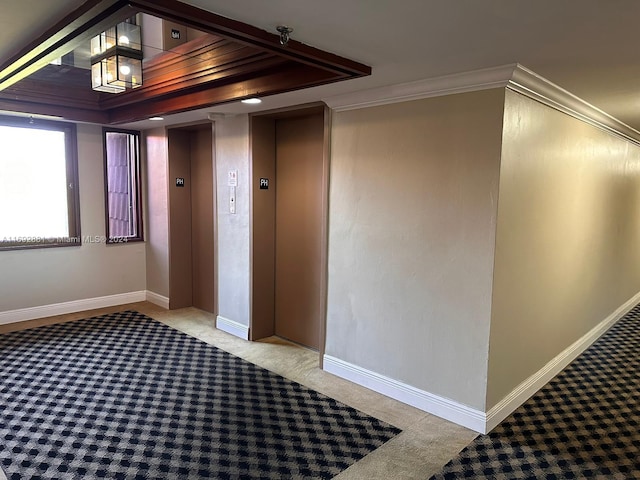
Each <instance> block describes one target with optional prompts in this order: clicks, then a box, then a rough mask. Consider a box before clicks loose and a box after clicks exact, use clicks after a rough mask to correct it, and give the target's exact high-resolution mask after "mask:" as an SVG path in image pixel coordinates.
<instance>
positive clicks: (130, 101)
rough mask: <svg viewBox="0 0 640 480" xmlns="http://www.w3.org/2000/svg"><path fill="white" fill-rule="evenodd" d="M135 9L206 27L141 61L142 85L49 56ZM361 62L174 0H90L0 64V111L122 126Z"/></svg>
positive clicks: (306, 82) (344, 70)
mask: <svg viewBox="0 0 640 480" xmlns="http://www.w3.org/2000/svg"><path fill="white" fill-rule="evenodd" d="M138 12H143V13H147V14H150V15H154V16H156V17H160V18H164V19H167V20H170V21H173V22H177V23H180V24H183V25H186V26H190V27H193V28H195V29H197V30H200V31H202V32H205V33H206V35H204V36H201V37H199V38H197V39H195V40H193V41H191V42H188V43H186V44H183V45H180V46H179V47H177V48H174V49H172V51H171V52H167V53H165V54H160V55H158V56H155V57H153V58H152V59H149V60H145V63H144V85H143V86H142V87H139V88H137V89H135V90H131V91H127V92H125V93H120V94H115V95H114V94H108V93H100V92H95V91H93V90H91V87H90V85H91V78H90V72H89V71H88V70H86V69H82V68H76V67H70V66H66V65H50V64H49V62H50V61H52V60H54V59H56V58H59V57H60V56H62V55H63V54H66V53H68V52H69V51H71V50H73V49H74V48H76V47H78V46H80V45H82V44H83V42H84V43H87V42H89V40H90V38H91V37H92V36H94V35H96V34H98V33H99V32H100V31H102V30H104V29H105V28H106V27H108V26H110V25H113V24H115V23H117V22H119V21H122V20H124V19H125V18H128V17H131V16H132V15H133V14H135V13H138ZM370 73H371V68H370V67H368V66H366V65H363V64H361V63H358V62H355V61H351V60H348V59H346V58H343V57H340V56H338V55H334V54H331V53H328V52H324V51H321V50H319V49H316V48H314V47H311V46H308V45H305V44H302V43H300V42H296V41H295V40H290V41H289V43H288V44H287V45H286V46H282V45H281V44H280V39H279V36H278V35H275V34H271V33H268V32H266V31H264V30H260V29H258V28H255V27H252V26H250V25H247V24H244V23H241V22H237V21H234V20H230V19H228V18H224V17H221V16H219V15H216V14H214V13H211V12H208V11H205V10H201V9H199V8H197V7H194V6H191V5H186V4H184V3H181V2H178V1H176V0H154V1H151V0H88V1H87V2H85V3H84V4H82V5H81V6H80V7H79V8H77V9H76V10H75V11H73V12H72V13H71V14H69V15H68V16H66V17H65V18H64V19H62V20H61V21H60V22H57V23H56V24H55V25H53V26H52V27H51V28H49V29H47V30H46V31H45V33H44V34H43V35H41V36H40V37H39V38H38V39H37V40H35V41H34V42H32V43H30V44H29V45H28V46H26V47H25V48H23V49H22V50H20V51H19V52H18V53H16V54H14V55H13V56H11V57H10V58H9V59H8V60H7V61H5V62H4V63H3V64H2V65H0V110H8V111H16V112H24V113H30V114H44V115H56V116H63V117H64V118H66V119H68V120H76V121H87V122H96V123H103V124H120V123H126V122H133V121H136V120H141V119H145V118H148V117H150V116H156V115H167V114H172V113H177V112H183V111H187V110H192V109H195V108H201V107H205V106H212V105H219V104H223V103H226V102H231V101H236V100H238V99H241V98H246V97H251V96H265V95H273V94H277V93H282V92H287V91H291V90H297V89H301V88H306V87H312V86H317V85H322V84H327V83H331V82H337V81H340V80H346V79H350V78H356V77H360V76H365V75H369V74H370Z"/></svg>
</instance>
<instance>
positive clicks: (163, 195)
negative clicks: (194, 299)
mask: <svg viewBox="0 0 640 480" xmlns="http://www.w3.org/2000/svg"><path fill="white" fill-rule="evenodd" d="M144 138H145V146H146V156H145V158H146V161H145V174H146V175H145V177H146V178H145V181H146V206H147V215H146V225H145V240H146V244H147V271H146V280H147V290H149V291H151V292H154V293H157V294H158V295H162V296H163V297H167V298H168V297H169V216H168V215H169V213H168V212H169V195H168V191H167V186H168V171H169V165H168V161H169V153H168V143H167V133H166V130H165V129H164V128H163V127H161V128H155V129H152V130H148V131H146V132H145V137H144Z"/></svg>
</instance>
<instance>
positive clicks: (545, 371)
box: [324, 293, 640, 433]
mask: <svg viewBox="0 0 640 480" xmlns="http://www.w3.org/2000/svg"><path fill="white" fill-rule="evenodd" d="M638 303H640V293H637V294H636V295H634V296H633V297H632V298H630V299H629V300H628V301H627V302H626V303H625V304H624V305H621V306H620V307H619V308H618V309H616V311H615V312H613V313H612V314H611V315H609V316H608V317H607V318H605V319H604V320H603V321H602V322H600V323H599V324H598V325H597V326H595V327H594V328H593V329H591V330H590V331H589V332H588V333H587V334H586V335H584V336H583V337H582V338H580V339H579V340H577V341H576V342H574V343H573V344H571V345H570V346H569V347H567V348H566V349H565V350H564V351H563V352H562V353H560V354H559V355H558V356H556V357H555V358H554V359H553V360H551V361H550V362H549V363H547V364H546V365H545V366H544V367H543V368H542V369H541V370H539V371H538V372H536V373H535V374H533V375H532V376H531V377H529V378H528V379H526V380H525V381H524V382H522V383H521V384H520V385H518V386H517V387H516V388H515V389H514V390H513V391H512V392H511V393H510V394H509V395H507V396H506V397H505V398H504V399H502V400H501V401H500V402H499V403H498V404H496V405H495V406H494V407H492V408H491V409H490V410H489V411H488V412H486V413H485V412H483V411H481V410H476V409H474V408H471V407H468V406H466V405H463V404H460V403H458V402H456V401H454V400H450V399H448V398H444V397H440V396H438V395H434V394H432V393H429V392H426V391H424V390H420V389H417V388H415V387H412V386H411V385H407V384H404V383H402V382H399V381H398V380H394V379H392V378H389V377H386V376H384V375H381V374H379V373H376V372H372V371H370V370H367V369H365V368H362V367H359V366H357V365H353V364H351V363H348V362H345V361H344V360H340V359H338V358H335V357H332V356H330V355H325V356H324V370H326V371H327V372H329V373H333V374H334V375H337V376H338V377H342V378H344V379H346V380H349V381H352V382H354V383H357V384H358V385H361V386H363V387H366V388H369V389H371V390H373V391H375V392H378V393H382V394H383V395H386V396H388V397H391V398H394V399H396V400H398V401H400V402H403V403H406V404H408V405H411V406H413V407H416V408H419V409H420V410H424V411H425V412H428V413H431V414H433V415H437V416H438V417H441V418H444V419H445V420H449V421H452V422H454V423H457V424H458V425H462V426H463V427H467V428H470V429H471V430H475V431H476V432H479V433H488V432H490V431H491V430H492V429H494V428H495V427H496V426H497V425H498V424H499V423H500V422H502V421H503V420H504V419H505V418H507V417H508V416H509V415H511V413H513V411H514V410H515V409H517V408H518V407H519V406H520V405H522V404H523V403H524V402H526V401H527V400H528V399H529V398H530V397H531V396H532V395H533V394H534V393H536V392H537V391H538V390H540V389H541V388H542V387H544V386H545V385H546V384H547V383H548V382H549V381H550V380H551V379H552V378H553V377H555V376H556V375H557V374H558V373H560V372H561V371H562V370H563V369H564V368H565V367H566V366H567V365H569V364H570V363H571V362H572V361H573V360H574V359H575V358H576V357H578V355H580V354H581V353H582V352H584V351H585V350H586V349H587V348H589V347H590V346H591V345H592V344H593V343H594V342H595V341H596V340H597V339H598V338H600V336H602V334H603V333H605V332H606V331H607V330H608V329H609V328H610V327H611V326H612V325H613V324H614V323H616V322H617V321H618V320H620V318H622V317H623V316H624V315H625V314H626V313H627V312H628V311H629V310H630V309H632V308H633V307H635V306H636V305H637V304H638Z"/></svg>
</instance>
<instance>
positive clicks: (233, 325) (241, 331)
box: [216, 315, 249, 340]
mask: <svg viewBox="0 0 640 480" xmlns="http://www.w3.org/2000/svg"><path fill="white" fill-rule="evenodd" d="M216 328H217V329H218V330H222V331H223V332H227V333H230V334H231V335H234V336H236V337H239V338H241V339H243V340H249V327H247V326H246V325H242V324H241V323H238V322H235V321H233V320H229V319H228V318H224V317H221V316H220V315H218V318H216Z"/></svg>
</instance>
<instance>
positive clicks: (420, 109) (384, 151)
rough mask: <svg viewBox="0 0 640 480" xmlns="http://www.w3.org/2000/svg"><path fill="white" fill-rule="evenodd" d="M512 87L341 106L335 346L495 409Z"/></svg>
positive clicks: (335, 154) (332, 265)
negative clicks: (501, 218)
mask: <svg viewBox="0 0 640 480" xmlns="http://www.w3.org/2000/svg"><path fill="white" fill-rule="evenodd" d="M503 103H504V91H503V90H486V91H482V92H474V93H466V94H460V95H451V96H446V97H439V98H431V99H425V100H419V101H413V102H405V103H398V104H393V105H386V106H379V107H372V108H365V109H359V110H352V111H345V112H337V113H335V114H334V116H333V126H332V158H331V193H330V213H329V218H330V224H329V232H330V237H329V282H328V284H329V285H328V315H327V345H326V353H327V354H328V355H330V356H333V357H337V358H339V359H341V360H344V361H346V362H350V363H352V364H355V365H357V366H359V367H363V368H366V369H368V370H371V371H374V372H376V373H379V374H382V375H385V376H387V377H390V378H392V379H395V380H399V381H401V382H404V383H407V384H409V385H411V386H414V387H416V388H419V389H422V390H425V391H428V392H431V393H434V394H437V395H440V396H443V397H447V398H450V399H453V400H455V401H457V402H460V403H463V404H466V405H468V406H471V407H473V408H477V409H481V410H482V409H484V406H485V404H484V402H485V393H486V372H487V355H488V353H487V352H488V342H489V322H490V315H491V288H492V278H493V254H494V242H495V225H496V213H497V193H498V178H499V177H498V175H499V166H500V143H501V127H502V111H503Z"/></svg>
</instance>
